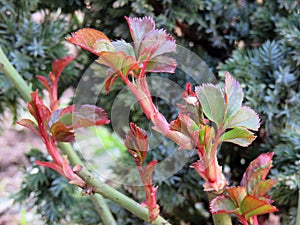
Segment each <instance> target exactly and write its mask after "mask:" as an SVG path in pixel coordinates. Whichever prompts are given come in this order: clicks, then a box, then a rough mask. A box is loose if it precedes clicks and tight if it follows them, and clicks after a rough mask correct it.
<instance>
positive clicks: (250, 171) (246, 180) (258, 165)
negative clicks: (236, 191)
mask: <svg viewBox="0 0 300 225" xmlns="http://www.w3.org/2000/svg"><path fill="white" fill-rule="evenodd" d="M273 155H274V152H269V153H264V154H261V155H259V156H258V157H257V158H256V159H254V160H253V161H252V162H251V163H250V165H249V166H248V168H247V169H246V172H245V173H244V175H243V179H242V181H241V186H245V187H246V186H249V185H250V183H251V187H254V186H255V184H256V183H258V182H259V181H262V180H264V179H265V178H266V176H267V175H268V173H269V171H270V168H271V166H272V157H273ZM251 190H252V189H251ZM248 192H249V193H250V192H251V191H249V190H248Z"/></svg>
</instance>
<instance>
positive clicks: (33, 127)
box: [17, 119, 40, 136]
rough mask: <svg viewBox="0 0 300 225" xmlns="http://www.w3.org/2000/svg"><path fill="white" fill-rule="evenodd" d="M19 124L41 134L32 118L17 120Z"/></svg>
mask: <svg viewBox="0 0 300 225" xmlns="http://www.w3.org/2000/svg"><path fill="white" fill-rule="evenodd" d="M17 124H19V125H21V126H23V127H26V128H28V129H30V130H31V131H32V132H34V133H35V134H37V135H39V136H40V132H39V130H38V127H37V125H36V124H35V123H34V122H33V121H32V120H30V119H22V120H20V121H18V122H17Z"/></svg>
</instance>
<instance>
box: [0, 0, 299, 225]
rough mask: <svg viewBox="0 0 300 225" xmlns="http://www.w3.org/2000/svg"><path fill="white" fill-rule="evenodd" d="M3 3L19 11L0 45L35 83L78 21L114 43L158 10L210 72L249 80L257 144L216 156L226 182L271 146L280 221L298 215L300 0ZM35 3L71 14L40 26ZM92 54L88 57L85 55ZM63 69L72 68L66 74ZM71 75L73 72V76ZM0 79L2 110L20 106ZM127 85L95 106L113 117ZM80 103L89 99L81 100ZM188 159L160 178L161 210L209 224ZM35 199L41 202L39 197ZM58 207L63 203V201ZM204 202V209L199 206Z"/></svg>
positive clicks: (6, 21) (165, 148) (8, 19)
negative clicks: (130, 22)
mask: <svg viewBox="0 0 300 225" xmlns="http://www.w3.org/2000/svg"><path fill="white" fill-rule="evenodd" d="M2 2H4V3H5V4H4V3H1V4H2V5H1V9H0V10H2V12H6V11H7V10H9V11H12V12H13V11H14V10H16V9H18V8H20V10H19V12H18V13H16V16H14V15H15V14H12V15H11V16H6V15H5V13H4V14H0V28H1V30H0V32H1V35H2V36H3V38H2V36H1V39H0V44H1V46H2V45H3V46H4V49H5V51H6V53H7V54H8V55H9V57H10V59H11V60H12V61H13V62H14V64H15V66H16V67H17V68H18V70H19V72H20V73H21V74H22V75H23V76H24V77H25V78H26V79H27V80H29V81H31V82H33V85H34V86H37V81H36V80H35V79H32V78H33V76H34V75H35V74H42V75H47V74H48V72H49V71H50V63H51V61H52V59H54V58H57V57H59V56H62V55H61V54H62V53H64V52H65V50H63V48H62V45H61V41H63V37H64V36H65V35H66V33H70V31H74V30H76V29H77V28H79V26H80V27H93V28H96V29H99V30H101V31H102V32H104V33H105V34H106V35H107V36H108V37H110V38H111V39H112V40H115V39H119V38H123V39H126V40H127V41H129V40H130V39H129V32H128V26H127V24H126V22H125V20H124V16H153V17H154V19H155V21H156V24H157V26H158V27H161V28H164V29H166V30H167V31H168V32H170V33H172V35H173V36H174V37H176V39H177V43H178V44H180V45H182V46H185V47H188V48H190V49H191V50H192V51H193V52H195V53H196V54H198V55H199V56H200V57H201V58H202V59H203V60H204V61H205V62H206V63H207V64H208V65H209V66H210V67H211V69H212V70H213V71H215V72H216V71H217V69H218V70H220V71H221V73H222V72H223V71H229V72H231V73H232V75H233V76H234V77H235V78H237V79H238V81H239V82H240V83H241V84H242V85H243V88H244V92H245V104H246V105H249V106H251V107H252V108H254V109H255V111H257V112H258V114H259V115H260V117H261V119H262V126H261V129H260V131H259V132H258V133H257V135H258V138H257V141H256V142H255V143H254V144H253V145H251V147H250V148H247V149H245V148H239V147H238V146H234V145H231V144H228V145H225V144H223V145H222V149H221V152H220V155H219V157H220V160H221V162H222V165H223V166H224V167H225V168H230V170H227V172H226V175H227V177H228V178H229V179H230V180H231V183H230V185H231V184H234V185H236V184H237V183H238V181H239V180H240V179H241V176H242V174H243V172H244V170H245V168H246V167H247V165H248V163H249V162H250V161H251V160H253V159H254V158H255V157H256V156H257V155H258V154H260V153H261V152H265V151H275V157H274V163H273V164H274V168H272V173H273V175H272V176H273V177H274V178H276V177H277V178H279V182H278V184H277V186H276V188H274V190H273V191H272V193H271V194H272V197H273V198H275V201H276V203H277V204H278V206H279V208H280V209H281V213H282V214H283V217H284V221H283V224H289V223H290V222H291V221H292V220H291V218H293V215H295V211H294V208H293V207H294V206H296V202H295V201H296V198H295V196H296V193H297V191H298V186H297V183H296V180H297V176H296V175H295V174H296V173H297V171H298V166H297V164H296V162H297V161H298V160H300V156H299V154H300V149H299V142H300V141H299V139H300V137H299V127H300V124H299V116H300V115H299V113H300V100H299V99H300V93H299V88H300V82H299V80H300V70H299V66H300V17H299V15H300V14H299V10H300V4H299V1H294V0H277V1H254V0H238V1H230V0H223V1H220V0H192V1H185V0H179V1H177V0H176V1H175V0H158V1H153V0H150V1H149V0H137V1H129V0H91V1H89V4H86V3H84V1H83V0H64V1H25V0H22V1H20V2H21V3H19V5H18V7H16V3H15V1H2ZM258 2H262V3H258ZM36 7H41V8H43V9H45V8H48V9H49V10H50V12H53V11H56V10H57V7H61V10H62V12H63V13H69V14H71V15H73V17H72V19H71V20H70V21H69V22H66V21H64V22H62V20H59V21H51V20H49V21H48V20H46V21H45V22H44V23H42V24H37V23H34V22H32V21H31V19H30V13H31V12H33V11H36V10H37V8H36ZM21 9H22V10H21ZM75 9H79V10H81V11H82V12H83V13H85V16H84V20H83V21H82V22H79V21H78V20H77V18H76V17H75V16H74V10H75ZM16 26H17V27H18V28H17V29H16V28H15V27H16ZM66 27H67V28H66ZM45 34H47V35H45ZM63 55H65V54H63ZM86 56H89V57H90V58H89V59H87V57H86ZM20 59H21V60H20ZM94 59H95V58H94V57H93V56H91V55H89V53H87V52H83V51H81V52H80V59H79V61H80V68H79V69H80V70H81V71H84V69H85V68H87V67H88V66H89V64H90V63H91V62H92V60H94ZM217 65H218V68H217ZM66 74H70V73H69V72H68V71H66ZM72 74H74V75H76V74H77V72H75V73H72ZM164 76H167V77H168V78H172V79H174V80H175V81H176V82H178V83H179V84H180V85H181V86H184V83H185V81H186V78H182V77H181V76H182V74H180V72H179V73H177V74H175V75H164ZM64 77H68V75H66V76H64ZM71 77H73V76H72V75H71V76H70V78H71ZM0 80H1V93H3V94H0V99H1V104H3V105H2V109H3V107H4V103H6V105H7V104H9V105H13V106H14V105H16V102H15V96H17V94H16V92H15V91H13V90H12V89H11V88H10V85H9V84H8V83H7V81H6V80H5V79H3V77H2V76H0ZM62 81H63V87H66V86H68V85H69V84H70V82H67V81H66V80H64V79H62ZM94 83H96V82H94ZM2 84H5V85H2ZM74 86H76V84H74ZM122 87H123V86H122V85H121V84H120V83H119V84H118V85H116V86H115V87H114V89H113V90H112V93H111V94H110V95H109V96H104V95H103V96H102V95H101V96H100V97H99V98H98V104H99V105H100V106H102V107H104V108H105V109H107V110H108V112H109V113H108V114H109V115H110V107H111V105H112V102H113V100H114V99H115V96H116V95H117V94H118V92H119V90H120V89H121V88H122ZM93 88H95V87H90V89H91V90H93ZM4 93H5V94H4ZM85 96H89V94H87V95H85ZM2 100H3V101H2ZM82 101H83V102H85V100H82ZM86 101H89V99H88V100H86ZM125 103H126V104H129V105H130V104H131V103H130V102H125ZM156 103H157V105H158V108H159V109H162V110H163V111H164V112H165V111H168V109H167V108H165V109H164V104H163V102H162V101H160V99H157V101H156ZM0 109H1V107H0ZM133 111H134V112H132V114H131V115H132V120H133V121H135V122H137V124H138V125H139V126H141V127H143V128H145V129H146V128H148V127H149V124H148V123H147V121H146V119H145V117H143V116H142V113H141V111H140V109H139V107H135V108H133ZM173 111H174V110H173ZM135 112H138V114H135ZM175 114H176V112H175V113H174V114H168V115H167V118H168V119H169V120H170V119H171V118H174V117H175V116H176V115H175ZM173 150H174V149H173V145H172V144H170V143H163V145H161V146H160V147H159V148H157V149H155V150H153V151H150V152H149V154H148V157H147V160H149V161H150V160H152V159H158V160H162V159H165V158H166V156H168V155H169V154H171V152H172V151H173ZM121 159H122V161H123V162H127V163H128V162H132V163H133V161H132V159H131V157H130V155H129V154H126V155H122V158H121ZM193 160H195V157H192V158H191V162H192V161H193ZM191 162H189V163H188V165H190V163H191ZM174 163H176V162H174ZM188 165H187V166H185V167H184V168H183V169H182V170H180V171H178V172H177V173H176V174H175V175H174V176H173V177H171V178H169V179H168V180H165V181H162V182H161V183H159V184H158V186H159V189H158V199H159V204H160V205H161V208H162V210H161V211H162V213H163V216H164V217H166V218H169V219H170V221H172V222H173V223H174V224H179V223H180V221H181V220H184V221H187V222H191V224H205V223H206V224H208V223H209V222H207V221H209V220H208V219H207V217H206V215H205V213H204V214H203V215H202V214H201V212H205V209H206V210H207V209H208V207H207V203H206V196H205V194H204V192H203V191H202V187H201V182H202V181H201V179H200V177H198V175H197V174H196V172H195V171H194V170H193V169H191V168H189V167H188ZM122 168H123V167H120V168H115V172H116V173H118V174H121V175H122V174H126V170H123V169H122ZM43 170H45V169H44V168H40V169H39V171H43ZM47 171H48V170H47ZM45 172H46V170H45ZM51 174H52V175H51ZM46 175H47V176H50V175H51V176H54V175H55V179H59V180H63V178H60V177H59V176H58V175H57V174H56V173H54V172H52V171H51V172H49V171H48V172H47V174H46ZM27 176H28V175H27ZM34 176H36V175H34ZM51 176H50V177H51ZM32 177H33V176H32ZM30 179H40V178H30ZM43 179H46V178H43ZM40 184H41V188H42V186H43V185H45V186H46V187H49V186H47V184H44V183H40ZM121 189H122V191H123V192H125V193H126V194H127V195H129V196H132V197H133V196H134V197H135V198H136V199H137V200H138V201H139V202H141V201H143V196H142V194H141V193H142V190H141V189H139V190H135V189H133V188H128V187H123V188H121ZM25 190H26V189H25ZM27 191H28V192H24V195H23V198H25V196H26V195H27V196H29V193H30V192H31V191H33V193H36V192H37V193H40V192H39V190H38V189H34V190H31V189H30V190H29V189H27ZM25 194H26V195H25ZM46 194H47V193H46ZM37 196H39V197H38V198H41V199H43V196H42V195H37ZM46 196H47V195H46ZM70 198H71V199H72V201H76V200H74V199H73V198H72V197H70ZM68 201H69V200H66V204H67V205H66V206H62V207H67V208H69V205H70V204H69V203H68ZM58 203H59V204H64V202H63V201H61V200H60V201H59V202H57V204H58ZM200 203H201V204H200ZM68 204H69V205H68ZM76 204H87V205H85V206H84V207H87V208H89V207H91V205H88V204H90V202H89V203H83V201H82V199H80V201H76ZM199 204H200V205H201V206H203V208H204V209H201V210H198V209H199ZM111 209H112V211H113V212H114V214H115V215H116V218H117V220H118V224H122V225H126V224H128V225H129V224H133V225H135V224H142V222H141V221H140V220H138V219H136V217H135V216H133V215H131V214H130V213H128V212H127V211H125V210H123V209H120V208H119V207H118V206H116V205H115V204H112V205H111ZM76 210H77V211H76ZM41 213H43V212H41ZM88 213H91V214H92V215H94V214H93V213H94V211H93V210H92V211H90V210H80V207H78V208H76V209H74V208H73V209H72V210H71V211H70V214H68V215H71V218H72V220H73V219H74V220H75V219H76V220H77V218H79V217H80V219H82V220H81V221H85V220H86V221H87V222H82V223H83V224H89V222H88V221H90V220H89V219H93V218H94V219H95V218H97V216H90V217H89V216H88ZM58 214H59V213H57V215H58ZM42 215H43V214H42ZM64 215H65V214H64ZM285 215H286V216H285ZM63 218H65V217H64V216H63ZM195 218H197V219H195ZM96 220H97V219H96ZM78 221H80V220H79V219H78ZM90 224H96V222H95V223H93V222H90ZM291 224H292V223H291Z"/></svg>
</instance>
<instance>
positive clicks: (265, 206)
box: [240, 195, 278, 219]
mask: <svg viewBox="0 0 300 225" xmlns="http://www.w3.org/2000/svg"><path fill="white" fill-rule="evenodd" d="M240 209H241V211H242V213H243V216H244V217H245V218H246V219H249V218H250V217H252V216H257V215H262V214H266V213H271V212H277V211H278V209H277V208H276V207H275V206H272V205H270V204H269V203H268V202H266V201H263V200H260V199H258V198H256V197H254V196H250V195H247V196H246V197H245V198H244V200H243V202H242V204H241V208H240Z"/></svg>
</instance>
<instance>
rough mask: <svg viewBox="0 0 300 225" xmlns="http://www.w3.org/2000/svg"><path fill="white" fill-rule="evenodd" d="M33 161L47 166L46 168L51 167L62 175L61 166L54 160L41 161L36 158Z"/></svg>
mask: <svg viewBox="0 0 300 225" xmlns="http://www.w3.org/2000/svg"><path fill="white" fill-rule="evenodd" d="M35 163H36V165H38V166H44V167H48V168H50V169H53V170H55V171H56V172H58V173H60V174H61V175H64V173H63V170H62V168H61V167H60V166H59V165H57V164H56V163H54V162H41V161H39V160H36V161H35Z"/></svg>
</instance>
